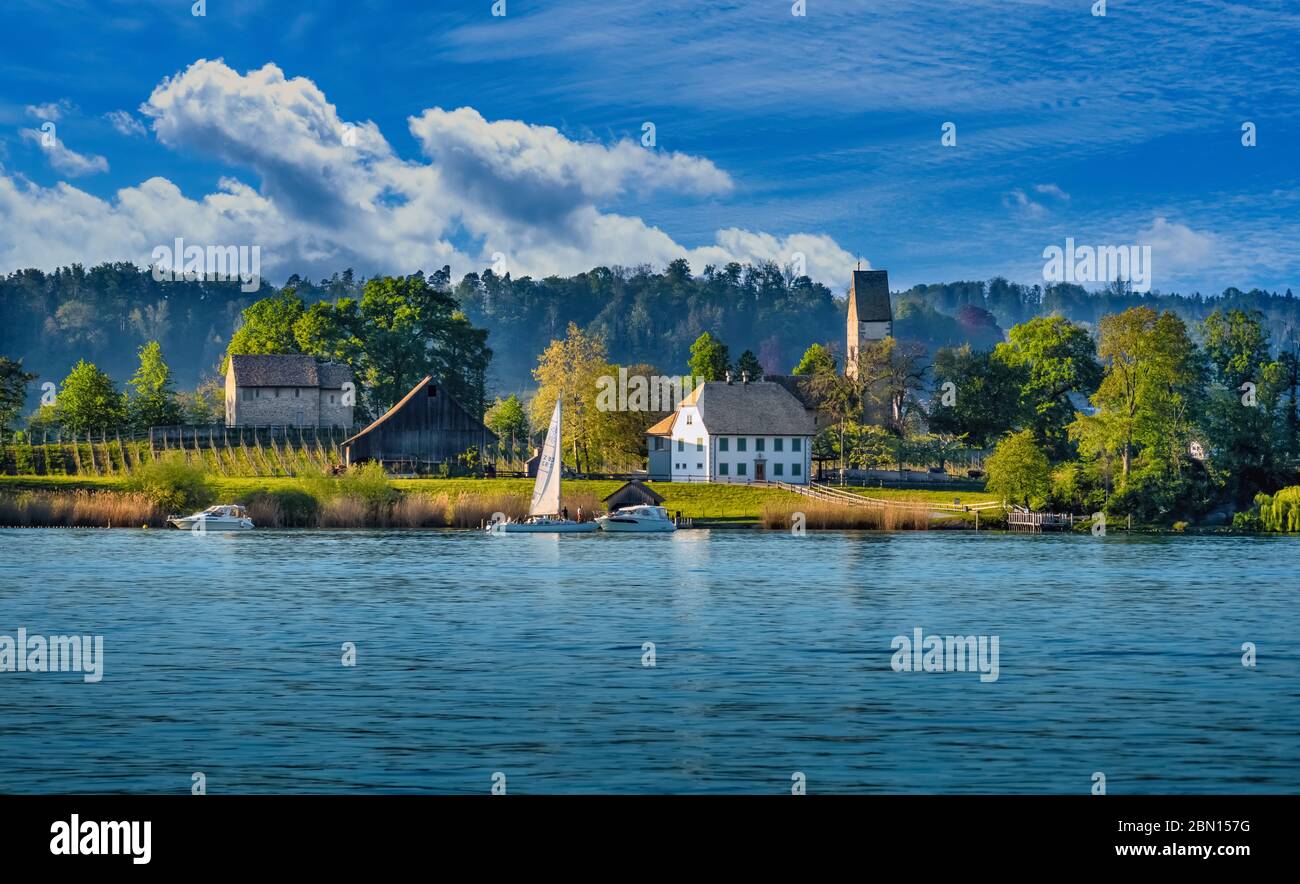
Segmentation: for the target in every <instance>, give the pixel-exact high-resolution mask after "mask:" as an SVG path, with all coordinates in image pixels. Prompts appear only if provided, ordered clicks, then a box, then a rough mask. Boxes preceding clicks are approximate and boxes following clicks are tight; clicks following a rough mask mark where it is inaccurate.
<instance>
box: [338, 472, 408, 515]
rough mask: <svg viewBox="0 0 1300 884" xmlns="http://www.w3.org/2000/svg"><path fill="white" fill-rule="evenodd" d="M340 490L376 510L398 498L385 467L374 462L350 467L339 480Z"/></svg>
mask: <svg viewBox="0 0 1300 884" xmlns="http://www.w3.org/2000/svg"><path fill="white" fill-rule="evenodd" d="M338 489H339V491H340V492H341V493H342V494H344V495H346V496H348V497H355V498H359V499H360V500H363V501H365V503H366V504H368V505H369V506H370V507H372V508H374V509H376V510H378V509H381V508H383V507H385V506H387V505H388V504H390V503H392V502H393V498H394V497H395V496H396V492H395V491H394V490H393V486H392V484H391V483H390V482H389V481H388V475H387V474H386V473H385V472H384V468H383V466H382V465H381V464H379V463H377V462H376V461H373V460H372V461H367V462H366V463H363V464H353V465H352V466H350V467H348V470H347V472H346V473H344V474H343V476H342V478H340V479H339V482H338Z"/></svg>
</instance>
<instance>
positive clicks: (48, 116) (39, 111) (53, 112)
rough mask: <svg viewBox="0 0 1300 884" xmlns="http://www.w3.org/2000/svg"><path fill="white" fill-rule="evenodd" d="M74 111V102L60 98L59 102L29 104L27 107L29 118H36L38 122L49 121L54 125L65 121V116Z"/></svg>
mask: <svg viewBox="0 0 1300 884" xmlns="http://www.w3.org/2000/svg"><path fill="white" fill-rule="evenodd" d="M72 109H73V105H72V102H70V101H68V99H66V98H60V99H59V100H58V101H51V102H48V103H46V104H29V105H27V107H26V111H27V116H29V117H35V118H36V119H38V120H49V121H51V122H54V123H57V122H58V121H59V120H61V119H63V116H64V114H66V113H68V112H69V111H71V110H72Z"/></svg>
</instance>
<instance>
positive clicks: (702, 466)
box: [668, 405, 711, 482]
mask: <svg viewBox="0 0 1300 884" xmlns="http://www.w3.org/2000/svg"><path fill="white" fill-rule="evenodd" d="M710 447H711V446H710V443H709V433H708V431H707V430H706V429H704V421H702V420H700V410H699V409H698V408H696V407H695V406H693V405H688V406H685V407H683V408H682V409H680V410H679V412H678V414H677V420H676V421H674V422H673V440H672V451H670V452H669V455H668V459H669V463H670V464H672V468H673V481H674V482H692V481H693V482H704V481H707V480H708V478H709V453H710V451H709V450H710ZM679 449H680V450H679Z"/></svg>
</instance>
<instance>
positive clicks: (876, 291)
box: [849, 270, 894, 322]
mask: <svg viewBox="0 0 1300 884" xmlns="http://www.w3.org/2000/svg"><path fill="white" fill-rule="evenodd" d="M854 314H856V316H857V320H858V322H889V321H890V320H892V319H893V318H894V316H893V311H892V310H891V309H890V306H889V273H888V271H885V270H854V271H853V282H852V283H851V284H850V285H849V315H854Z"/></svg>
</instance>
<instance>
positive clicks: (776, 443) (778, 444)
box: [772, 436, 785, 451]
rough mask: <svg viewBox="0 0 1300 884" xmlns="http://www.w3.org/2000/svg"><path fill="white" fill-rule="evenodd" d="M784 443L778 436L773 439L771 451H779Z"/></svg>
mask: <svg viewBox="0 0 1300 884" xmlns="http://www.w3.org/2000/svg"><path fill="white" fill-rule="evenodd" d="M784 442H785V440H784V439H782V438H781V437H780V436H778V437H777V438H775V439H773V440H772V450H773V451H780V450H781V445H782V444H783V443H784Z"/></svg>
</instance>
